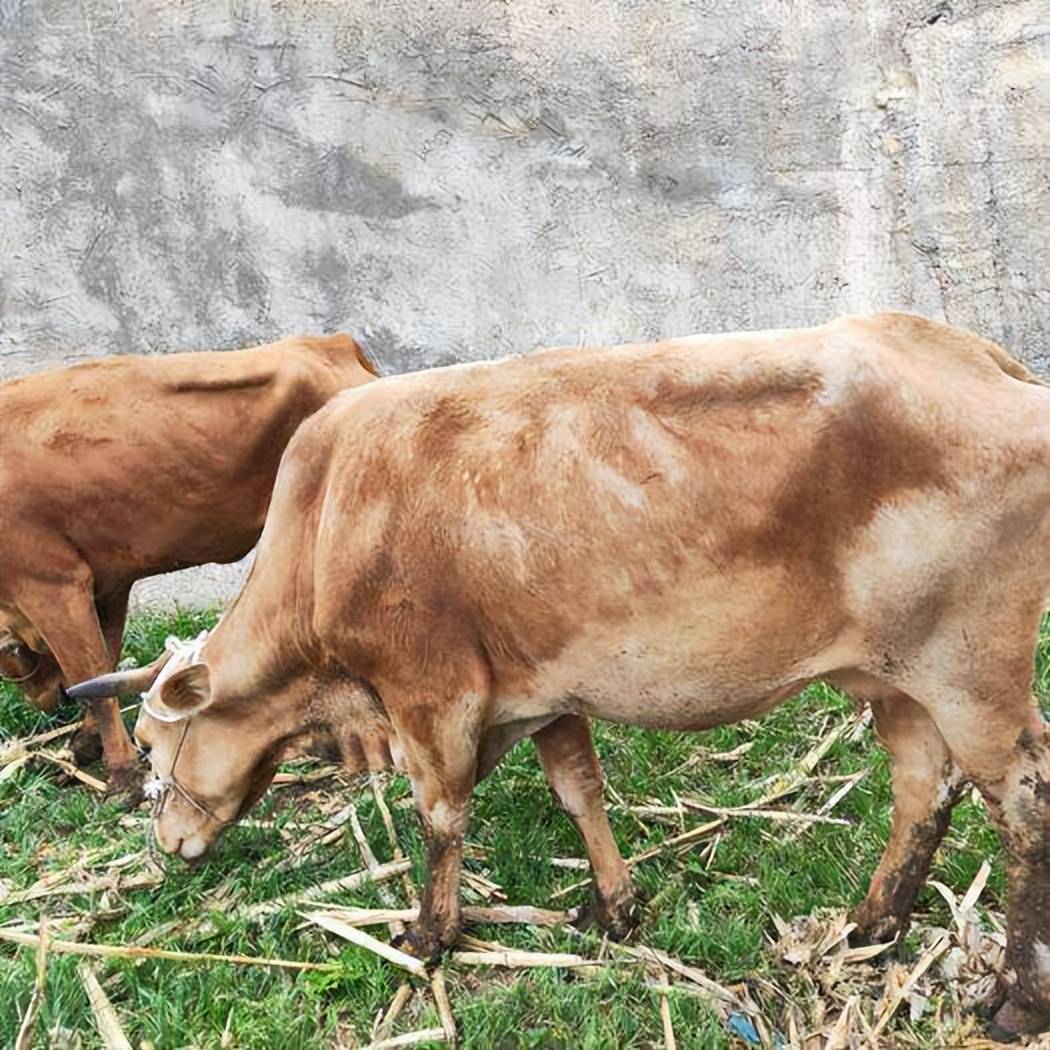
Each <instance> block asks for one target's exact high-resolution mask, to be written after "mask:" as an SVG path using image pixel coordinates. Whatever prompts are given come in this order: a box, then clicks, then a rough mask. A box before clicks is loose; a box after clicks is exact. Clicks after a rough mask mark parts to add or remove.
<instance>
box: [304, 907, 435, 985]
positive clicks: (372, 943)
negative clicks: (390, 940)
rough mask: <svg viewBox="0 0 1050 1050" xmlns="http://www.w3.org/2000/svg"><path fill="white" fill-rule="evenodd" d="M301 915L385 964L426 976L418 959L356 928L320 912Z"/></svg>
mask: <svg viewBox="0 0 1050 1050" xmlns="http://www.w3.org/2000/svg"><path fill="white" fill-rule="evenodd" d="M301 914H302V917H303V918H304V919H306V920H307V922H312V923H314V924H316V925H317V926H320V927H322V929H325V930H328V932H329V933H334V934H335V935H336V936H337V937H342V938H343V940H345V941H349V942H350V943H351V944H356V945H357V946H358V947H359V948H367V949H368V950H369V951H370V952H374V953H375V954H376V955H378V956H380V957H381V958H383V959H386V961H387V962H392V963H393V964H394V965H395V966H400V967H401V968H402V969H403V970H408V972H409V973H411V974H413V975H415V976H416V977H426V975H427V968H426V965H425V964H424V963H423V962H421V961H420V960H419V959H417V958H415V957H414V956H412V955H409V954H408V953H407V952H403V951H400V950H399V949H397V948H392V947H391V946H390V945H389V944H385V943H384V942H383V941H379V940H376V938H375V937H373V936H372V935H371V934H369V933H365V932H364V931H363V930H359V929H358V928H357V927H356V926H350V925H348V924H347V923H345V922H340V920H339V919H333V918H332V917H331V916H330V915H324V914H322V913H320V912H302V913H301Z"/></svg>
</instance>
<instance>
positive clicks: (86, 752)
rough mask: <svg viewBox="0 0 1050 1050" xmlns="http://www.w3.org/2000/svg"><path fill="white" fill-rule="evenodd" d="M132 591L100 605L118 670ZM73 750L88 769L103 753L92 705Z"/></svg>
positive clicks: (104, 633)
mask: <svg viewBox="0 0 1050 1050" xmlns="http://www.w3.org/2000/svg"><path fill="white" fill-rule="evenodd" d="M128 594H129V592H128V590H127V589H124V590H122V591H121V592H119V593H118V594H116V595H114V596H112V597H110V598H108V599H105V600H103V601H100V602H98V603H97V606H96V608H97V615H98V619H99V626H100V627H101V629H102V637H103V640H104V641H105V643H106V648H107V649H108V650H109V659H110V667H115V666H116V665H117V662H118V661H119V660H120V650H121V647H122V645H123V642H124V622H125V620H126V618H127V612H128ZM116 703H117V701H114V704H116ZM69 746H70V750H71V751H72V752H73V758H74V760H75V761H76V763H77V765H78V766H87V765H90V764H91V763H92V762H95V761H97V760H98V759H99V758H100V757H101V756H102V753H103V744H102V733H101V731H100V728H99V718H98V713H97V709H96V707H95V705H94V704H90V705H88V707H87V709H86V710H85V712H84V721H83V725H82V726H81V727H80V729H79V730H77V732H76V733H75V734H74V736H73V739H72V740H71V741H70V745H69ZM115 786H116V787H117V789H118V790H124V791H126V790H129V788H130V785H128V784H123V785H115Z"/></svg>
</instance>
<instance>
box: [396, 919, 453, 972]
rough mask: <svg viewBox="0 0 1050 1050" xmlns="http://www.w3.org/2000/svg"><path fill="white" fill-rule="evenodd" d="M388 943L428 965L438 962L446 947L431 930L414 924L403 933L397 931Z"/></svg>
mask: <svg viewBox="0 0 1050 1050" xmlns="http://www.w3.org/2000/svg"><path fill="white" fill-rule="evenodd" d="M390 944H391V946H392V947H394V948H397V949H399V950H400V951H403V952H405V953H406V954H407V955H411V956H412V957H413V958H414V959H419V960H420V961H421V962H424V963H426V964H427V965H428V966H432V965H434V964H436V963H438V962H440V961H441V956H442V955H444V954H445V949H446V948H447V947H448V945H446V944H444V943H443V942H442V939H441V938H440V937H439V936H438V935H437V934H436V933H434V932H433V931H432V930H423V929H419V928H418V927H416V926H410V927H409V928H408V929H407V930H405V932H404V933H399V934H398V935H397V936H396V937H395V938H394V939H393V940H392V941H391V942H390Z"/></svg>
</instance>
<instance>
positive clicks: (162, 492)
mask: <svg viewBox="0 0 1050 1050" xmlns="http://www.w3.org/2000/svg"><path fill="white" fill-rule="evenodd" d="M374 375H375V373H374V371H373V369H372V366H371V364H370V363H369V362H368V359H367V358H366V357H365V355H364V353H363V352H362V350H361V349H360V347H359V346H358V345H357V343H355V342H354V340H353V339H351V338H350V337H349V336H346V335H333V336H321V337H312V336H298V337H293V338H289V339H284V340H282V341H281V342H277V343H272V344H270V345H267V346H259V347H254V348H251V349H247V350H234V351H228V352H202V353H184V354H165V355H156V356H149V357H145V356H141V357H140V356H119V357H109V358H104V359H101V360H98V361H92V362H89V363H87V364H82V365H75V366H73V367H71V368H63V369H59V370H56V371H50V372H42V373H39V374H36V375H31V376H26V377H24V378H21V379H12V380H8V381H6V382H4V383H0V424H2V432H0V494H2V496H0V537H2V539H0V676H3V677H5V678H7V679H8V680H13V681H15V682H17V683H18V684H19V685H20V686H21V688H22V689H23V691H24V692H25V693H26V695H27V696H28V697H29V699H30V700H31V701H32V702H33V703H35V704H36V705H37V706H39V707H42V708H44V709H45V710H50V709H52V708H53V707H54V705H55V703H56V702H57V700H58V698H59V696H60V690H61V688H62V684H63V683H66V684H69V683H72V682H77V681H81V680H83V679H84V678H86V677H90V676H92V675H98V674H101V673H103V672H105V671H109V670H112V668H113V666H114V665H115V663H116V661H117V659H118V657H119V655H120V647H121V638H122V635H123V630H124V617H125V613H126V611H127V604H128V594H129V592H130V589H131V585H132V584H133V583H134V582H135V581H136V580H139V579H142V578H143V577H145V576H152V575H154V574H156V573H163V572H170V571H172V570H174V569H182V568H185V567H186V566H190V565H201V564H204V563H206V562H229V561H235V560H236V559H238V558H241V557H243V556H244V555H245V554H247V553H248V551H249V550H251V548H252V547H253V546H254V544H255V541H256V540H257V539H258V537H259V533H260V531H261V530H262V525H263V520H264V518H265V515H266V508H267V505H268V504H269V501H270V493H271V491H272V489H273V481H274V477H275V475H276V473H277V465H278V463H279V461H280V458H281V454H282V453H283V452H284V449H285V446H286V445H287V443H288V439H289V438H290V437H291V436H292V433H293V432H294V431H295V428H296V427H297V426H298V425H299V424H300V423H301V422H302V421H303V420H304V419H305V418H306V417H307V416H309V415H310V414H311V413H313V412H315V411H317V409H319V408H320V407H321V406H322V405H323V404H324V403H325V402H326V401H328V399H329V398H330V397H331V396H332V395H333V394H335V393H336V392H337V391H339V390H342V389H344V388H346V387H351V386H358V385H360V384H361V383H364V382H366V381H368V380H370V379H372V378H373V377H374ZM99 733H100V734H101V741H102V745H103V748H104V751H105V757H106V761H107V763H108V765H109V778H110V785H111V787H113V788H115V789H117V790H121V789H127V788H129V787H132V786H133V785H137V784H138V781H139V779H140V774H139V771H138V769H137V763H136V760H135V753H134V750H133V749H132V746H131V741H130V739H129V738H128V735H127V733H126V731H125V730H124V727H123V725H122V724H121V722H120V715H119V711H118V709H117V706H116V701H115V700H111V701H109V702H107V703H105V704H100V705H97V706H96V707H94V708H93V709H92V711H91V712H89V715H88V723H87V725H86V726H85V730H84V731H82V732H81V734H80V735H79V736H78V738H77V739H76V740H75V753H76V754H77V757H78V759H80V760H81V761H84V760H87V759H90V758H92V757H93V756H94V755H97V748H98V744H99V736H98V734H99Z"/></svg>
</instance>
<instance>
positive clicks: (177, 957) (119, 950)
mask: <svg viewBox="0 0 1050 1050" xmlns="http://www.w3.org/2000/svg"><path fill="white" fill-rule="evenodd" d="M0 941H8V942H9V943H11V944H23V945H26V946H27V947H30V948H38V947H39V946H40V938H39V937H38V936H37V935H36V934H32V933H18V932H16V931H14V930H2V929H0ZM48 947H49V949H50V950H51V951H53V952H56V953H58V954H64V955H98V956H102V957H103V958H107V959H170V960H171V961H172V962H227V963H237V964H238V965H240V966H274V967H277V968H279V969H285V970H324V971H327V972H329V973H331V972H333V971H335V970H338V969H339V966H338V965H337V964H336V963H314V962H299V961H298V960H296V959H257V958H254V957H252V956H249V955H215V954H213V953H211V952H174V951H168V950H167V949H165V948H140V947H139V946H137V945H132V944H128V945H125V944H90V943H87V942H81V941H51V942H50V944H49V945H48Z"/></svg>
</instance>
